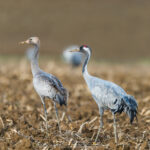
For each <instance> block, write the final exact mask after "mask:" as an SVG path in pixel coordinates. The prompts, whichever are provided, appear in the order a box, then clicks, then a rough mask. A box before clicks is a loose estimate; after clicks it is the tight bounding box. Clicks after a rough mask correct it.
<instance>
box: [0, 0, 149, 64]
mask: <svg viewBox="0 0 150 150" xmlns="http://www.w3.org/2000/svg"><path fill="white" fill-rule="evenodd" d="M30 36H39V37H40V39H41V51H40V52H41V55H42V56H44V55H47V56H49V57H50V58H54V57H57V56H59V55H60V54H61V53H62V50H63V49H64V48H65V47H67V46H69V45H72V44H73V45H81V44H87V45H89V46H90V47H91V48H92V49H93V55H92V59H93V60H94V59H95V60H98V61H108V62H109V61H110V62H111V61H114V62H122V61H123V62H135V61H144V60H150V1H149V0H144V1H143V0H132V1H131V0H124V1H123V0H94V1H93V0H75V1H73V0H62V1H60V0H55V1H52V0H44V1H41V0H13V1H10V0H5V1H2V0H1V1H0V55H1V57H3V56H5V55H9V56H15V55H17V56H23V54H24V48H23V47H21V46H19V45H18V42H20V41H22V40H25V39H27V38H28V37H30Z"/></svg>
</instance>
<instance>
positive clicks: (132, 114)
mask: <svg viewBox="0 0 150 150" xmlns="http://www.w3.org/2000/svg"><path fill="white" fill-rule="evenodd" d="M122 100H123V102H124V112H125V113H126V114H127V115H128V116H129V118H130V123H131V124H132V122H133V120H134V118H136V119H137V116H136V114H137V108H138V105H137V102H136V100H135V98H134V97H133V96H131V95H128V96H124V97H123V99H122Z"/></svg>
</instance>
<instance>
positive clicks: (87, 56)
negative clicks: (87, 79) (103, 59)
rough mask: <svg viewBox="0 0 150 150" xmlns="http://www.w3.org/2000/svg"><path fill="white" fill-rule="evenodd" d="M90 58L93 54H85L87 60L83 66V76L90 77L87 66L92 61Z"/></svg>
mask: <svg viewBox="0 0 150 150" xmlns="http://www.w3.org/2000/svg"><path fill="white" fill-rule="evenodd" d="M90 56H91V54H89V53H85V59H84V63H83V66H82V73H83V76H88V75H89V73H88V70H87V65H88V62H89V60H90Z"/></svg>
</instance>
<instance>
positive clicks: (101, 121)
mask: <svg viewBox="0 0 150 150" xmlns="http://www.w3.org/2000/svg"><path fill="white" fill-rule="evenodd" d="M99 112H100V126H99V129H98V132H97V135H96V138H95V143H96V142H97V139H98V137H99V134H100V132H101V130H102V128H103V114H104V110H103V109H102V108H100V109H99Z"/></svg>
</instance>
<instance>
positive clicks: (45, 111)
mask: <svg viewBox="0 0 150 150" xmlns="http://www.w3.org/2000/svg"><path fill="white" fill-rule="evenodd" d="M41 101H42V104H43V106H44V114H45V119H46V130H47V129H48V124H47V110H46V106H45V98H44V97H42V96H41Z"/></svg>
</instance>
